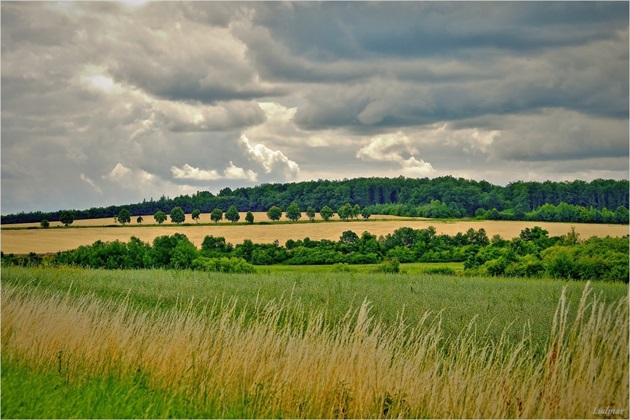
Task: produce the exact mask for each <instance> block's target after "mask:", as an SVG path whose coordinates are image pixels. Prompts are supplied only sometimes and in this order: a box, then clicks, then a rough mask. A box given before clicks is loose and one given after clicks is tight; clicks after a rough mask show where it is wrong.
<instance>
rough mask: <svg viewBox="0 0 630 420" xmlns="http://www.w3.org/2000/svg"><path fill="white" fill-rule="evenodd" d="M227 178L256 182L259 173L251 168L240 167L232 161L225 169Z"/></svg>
mask: <svg viewBox="0 0 630 420" xmlns="http://www.w3.org/2000/svg"><path fill="white" fill-rule="evenodd" d="M224 175H225V179H232V180H245V181H250V182H256V181H257V180H258V174H257V173H256V172H254V171H252V170H249V169H243V168H239V167H238V166H235V165H234V163H233V162H232V161H230V164H229V165H228V167H227V168H225V171H224Z"/></svg>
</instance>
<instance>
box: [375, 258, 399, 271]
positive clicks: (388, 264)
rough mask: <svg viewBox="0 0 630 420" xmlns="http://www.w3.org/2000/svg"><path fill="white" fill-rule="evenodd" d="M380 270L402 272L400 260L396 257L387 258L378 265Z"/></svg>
mask: <svg viewBox="0 0 630 420" xmlns="http://www.w3.org/2000/svg"><path fill="white" fill-rule="evenodd" d="M378 271H379V272H380V273H400V261H398V258H396V257H394V258H392V259H386V260H384V261H383V262H382V263H381V264H380V265H379V266H378Z"/></svg>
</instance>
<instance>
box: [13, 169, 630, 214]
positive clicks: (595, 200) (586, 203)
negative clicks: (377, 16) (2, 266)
mask: <svg viewBox="0 0 630 420" xmlns="http://www.w3.org/2000/svg"><path fill="white" fill-rule="evenodd" d="M628 200H629V183H628V181H627V180H603V179H597V180H594V181H591V182H585V181H572V182H552V181H545V182H513V183H510V184H508V185H507V186H505V187H503V186H498V185H493V184H490V183H489V182H487V181H474V180H467V179H463V178H454V177H451V176H446V177H440V178H434V179H429V178H404V177H399V178H357V179H350V180H343V181H325V180H318V181H306V182H297V183H282V184H263V185H259V186H256V187H246V188H238V189H235V190H232V189H230V188H224V189H222V190H221V191H220V192H219V193H218V194H217V195H214V194H212V193H211V192H209V191H199V192H197V193H196V194H193V195H181V196H178V197H176V198H168V197H164V196H162V197H161V198H160V199H158V200H154V199H153V198H151V199H150V200H148V201H147V200H144V201H143V202H142V203H136V204H126V205H120V206H109V207H94V208H91V209H88V210H74V211H73V212H74V216H75V217H76V218H77V219H92V218H106V217H115V216H117V215H118V214H119V212H120V210H121V209H122V208H127V209H128V210H129V211H130V213H131V215H132V216H139V215H147V214H155V213H156V212H157V211H162V212H165V213H166V212H169V211H170V210H171V209H173V208H174V207H180V208H182V209H183V210H184V212H186V213H191V212H192V211H193V210H195V209H199V210H200V211H201V212H203V213H209V212H211V211H212V210H214V209H216V208H219V209H221V210H223V211H227V210H228V209H229V208H230V207H231V206H234V207H235V208H236V209H237V210H238V211H241V212H245V211H268V210H269V209H270V208H271V207H273V206H277V207H280V208H282V209H286V208H287V207H288V206H289V205H290V204H291V203H292V202H296V203H298V204H299V206H300V209H301V211H306V209H307V208H308V207H312V208H314V209H317V210H318V211H319V210H321V209H322V208H323V207H324V206H328V207H330V208H332V209H338V208H339V207H341V206H343V205H344V204H345V203H352V204H353V205H354V204H357V205H359V206H360V207H361V208H368V209H369V210H370V211H371V212H372V213H373V214H394V215H399V216H423V217H439V218H449V217H474V216H477V217H483V218H489V219H509V220H562V221H569V222H603V223H628V216H627V213H628V211H627V210H628V208H629V207H630V206H629V204H628ZM550 206H553V207H550ZM61 213H62V211H61V210H59V211H56V212H48V213H47V212H31V213H18V214H11V215H6V216H2V219H1V221H2V223H3V224H8V223H27V222H31V223H32V222H40V221H41V220H43V219H47V220H49V221H56V220H59V217H60V215H61Z"/></svg>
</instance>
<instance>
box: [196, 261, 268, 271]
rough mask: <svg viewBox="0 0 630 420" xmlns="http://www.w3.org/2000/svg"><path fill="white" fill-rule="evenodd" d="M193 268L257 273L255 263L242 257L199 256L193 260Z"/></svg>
mask: <svg viewBox="0 0 630 420" xmlns="http://www.w3.org/2000/svg"><path fill="white" fill-rule="evenodd" d="M192 268H193V269H195V270H201V271H208V272H221V273H255V272H256V269H255V268H254V266H253V265H251V264H250V263H248V262H247V261H245V260H244V259H242V258H236V257H231V258H228V257H221V258H207V257H199V258H197V259H195V260H193V261H192Z"/></svg>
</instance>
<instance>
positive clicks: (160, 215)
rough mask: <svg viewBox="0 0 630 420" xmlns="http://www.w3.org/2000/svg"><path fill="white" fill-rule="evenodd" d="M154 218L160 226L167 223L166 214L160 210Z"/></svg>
mask: <svg viewBox="0 0 630 420" xmlns="http://www.w3.org/2000/svg"><path fill="white" fill-rule="evenodd" d="M153 218H154V219H155V221H156V222H158V224H160V225H161V224H162V223H164V222H165V221H166V213H164V212H163V211H162V210H158V211H156V212H155V214H154V215H153Z"/></svg>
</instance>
